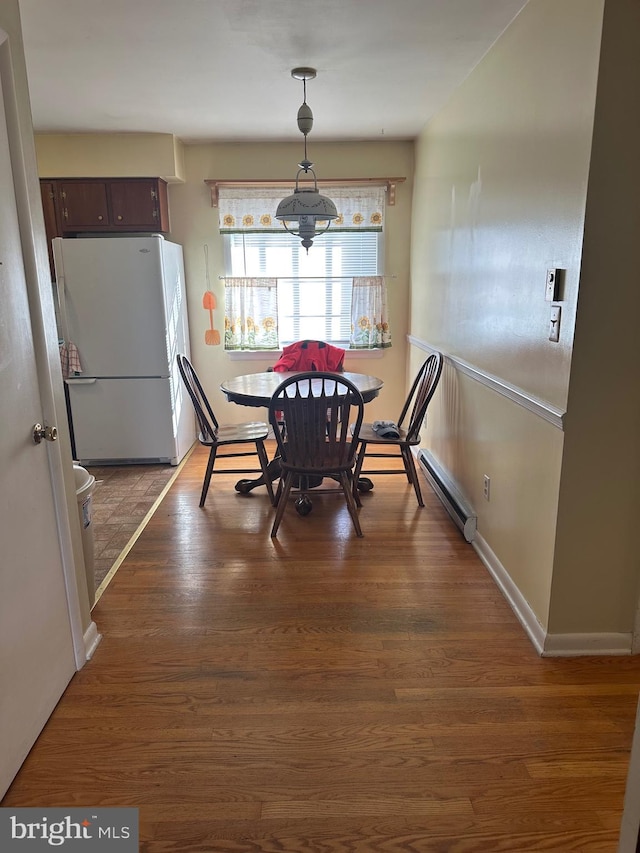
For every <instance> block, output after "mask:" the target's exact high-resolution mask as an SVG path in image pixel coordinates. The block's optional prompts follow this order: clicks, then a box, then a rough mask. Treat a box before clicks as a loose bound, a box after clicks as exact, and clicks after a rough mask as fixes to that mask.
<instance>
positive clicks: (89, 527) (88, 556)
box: [73, 463, 96, 607]
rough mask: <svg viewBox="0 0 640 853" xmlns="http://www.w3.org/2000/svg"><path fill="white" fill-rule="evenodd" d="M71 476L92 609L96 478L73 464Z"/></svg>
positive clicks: (94, 586)
mask: <svg viewBox="0 0 640 853" xmlns="http://www.w3.org/2000/svg"><path fill="white" fill-rule="evenodd" d="M73 475H74V477H75V481H76V499H77V501H78V518H79V519H80V528H81V530H82V551H83V554H84V568H85V571H86V573H87V589H88V591H89V607H93V604H94V600H95V597H96V576H95V567H94V560H93V524H92V522H91V514H92V513H91V510H92V507H91V505H92V500H91V496H92V495H93V487H94V486H95V482H96V478H95V477H94V476H93V474H90V473H89V472H88V471H87V469H86V468H83V467H82V465H78V464H77V463H74V465H73Z"/></svg>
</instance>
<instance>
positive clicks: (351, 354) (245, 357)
mask: <svg viewBox="0 0 640 853" xmlns="http://www.w3.org/2000/svg"><path fill="white" fill-rule="evenodd" d="M384 351H385V350H384V349H367V350H363V349H354V350H350V349H345V353H346V356H345V358H347V359H349V361H352V360H355V359H362V360H363V361H368V360H370V359H376V358H382V356H383V354H384ZM226 355H227V358H228V359H229V360H230V361H264V360H265V359H268V360H270V361H274V362H276V361H277V360H278V359H279V358H280V356H281V355H282V350H277V349H269V350H231V351H230V352H226Z"/></svg>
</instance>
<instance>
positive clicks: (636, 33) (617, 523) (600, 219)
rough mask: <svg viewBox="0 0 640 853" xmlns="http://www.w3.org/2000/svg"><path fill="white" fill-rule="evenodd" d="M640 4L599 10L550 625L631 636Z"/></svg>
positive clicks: (639, 299) (635, 571)
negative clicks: (613, 628) (585, 624)
mask: <svg viewBox="0 0 640 853" xmlns="http://www.w3.org/2000/svg"><path fill="white" fill-rule="evenodd" d="M638 44H640V4H638V3H637V2H636V0H607V3H606V8H605V16H604V27H603V39H602V50H601V57H600V74H599V79H598V95H597V102H596V112H595V130H594V135H593V150H592V158H591V165H590V172H589V189H588V193H587V206H586V219H585V237H584V252H583V256H582V268H581V276H580V297H579V300H578V313H577V321H576V333H575V342H574V349H573V358H572V363H571V379H570V383H569V396H568V407H567V418H566V430H565V453H564V456H563V462H562V485H561V489H560V506H559V513H558V538H557V544H556V555H555V562H554V572H553V589H552V597H551V616H550V624H551V626H552V627H554V626H556V625H562V626H564V630H569V631H576V630H581V628H580V625H581V623H582V620H584V619H586V618H589V619H590V623H591V624H595V625H599V626H610V625H619V626H620V628H621V629H622V630H628V629H629V626H630V624H632V620H633V615H634V612H635V608H636V604H637V601H638V588H637V582H638V575H639V567H640V559H639V556H638V553H639V552H638V545H637V531H636V524H637V518H638V512H639V511H640V483H639V476H638V475H639V473H640V451H639V448H638V437H639V436H640V383H639V382H638V365H640V336H639V335H638V328H637V326H638V317H640V287H638V235H639V234H640V204H639V203H638V189H639V188H640V161H639V159H638V152H639V151H640V111H639V110H638V105H639V104H640V62H639V60H638V50H637V48H638Z"/></svg>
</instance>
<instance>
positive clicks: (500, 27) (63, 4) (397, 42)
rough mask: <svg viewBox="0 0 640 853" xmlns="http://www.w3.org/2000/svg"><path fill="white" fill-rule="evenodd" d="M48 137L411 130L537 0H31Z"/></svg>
mask: <svg viewBox="0 0 640 853" xmlns="http://www.w3.org/2000/svg"><path fill="white" fill-rule="evenodd" d="M19 2H20V10H21V15H22V28H23V36H24V43H25V53H26V60H27V71H28V75H29V88H30V92H31V106H32V112H33V120H34V128H35V130H36V131H37V132H58V133H62V132H107V133H108V132H112V133H113V132H134V131H137V132H153V133H172V134H175V135H176V136H178V137H180V138H181V139H183V140H184V141H185V142H195V141H207V140H246V139H261V140H269V139H272V140H286V139H299V138H300V137H299V131H298V129H297V125H296V114H297V110H298V107H299V105H300V104H301V103H302V96H303V88H302V83H301V82H299V81H298V80H293V79H292V77H291V74H290V72H291V69H292V68H294V67H295V66H300V65H306V66H312V67H314V68H316V69H317V70H318V76H317V77H316V79H315V80H311V81H310V82H309V83H308V84H307V102H308V103H309V106H310V107H311V108H312V110H313V113H314V117H315V125H314V128H313V131H312V137H313V138H315V139H331V140H354V139H356V140H357V139H381V138H385V139H410V138H413V137H415V136H416V135H417V134H418V133H419V132H420V130H421V128H422V127H423V126H424V124H425V122H426V121H427V120H428V118H429V117H430V116H431V115H433V113H434V112H435V111H437V110H438V109H439V108H440V107H441V106H442V105H443V104H444V103H445V102H446V100H447V99H448V97H449V95H450V94H451V92H452V91H453V90H454V89H455V88H456V87H457V86H458V85H459V84H460V83H461V82H462V80H464V78H465V77H466V76H467V75H468V74H469V72H470V71H471V70H472V69H473V67H474V66H475V65H476V64H477V63H478V62H479V60H480V59H481V58H482V57H483V56H484V54H485V53H486V52H487V50H488V49H489V48H490V47H491V45H492V44H493V43H494V42H495V40H496V39H497V38H498V37H499V35H500V34H501V33H502V32H503V31H504V29H505V28H506V27H507V26H508V25H509V23H510V22H511V21H512V20H513V18H514V17H515V16H516V15H517V13H518V12H519V11H520V9H521V8H522V7H523V6H524V5H525V4H526V0H19Z"/></svg>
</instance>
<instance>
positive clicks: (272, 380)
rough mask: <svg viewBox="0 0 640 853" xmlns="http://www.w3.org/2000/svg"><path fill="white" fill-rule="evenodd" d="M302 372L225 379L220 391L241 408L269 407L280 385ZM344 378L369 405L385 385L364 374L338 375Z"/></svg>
mask: <svg viewBox="0 0 640 853" xmlns="http://www.w3.org/2000/svg"><path fill="white" fill-rule="evenodd" d="M301 372H305V371H295V372H293V373H276V371H268V372H265V373H249V374H247V375H246V376H234V377H233V378H232V379H225V380H224V382H222V383H221V385H220V389H221V390H222V392H223V393H224V394H225V395H226V397H227V400H229V402H231V403H238V404H239V405H241V406H268V405H269V401H270V400H271V397H272V396H273V392H274V391H275V390H276V388H277V387H278V385H280V383H281V382H284V380H285V379H288V378H289V377H290V376H296V375H297V374H298V373H301ZM342 376H344V377H345V378H346V379H348V380H349V381H350V382H353V384H354V385H355V386H356V388H357V389H358V391H360V393H361V394H362V399H363V400H364V402H365V403H369V402H370V401H371V400H373V398H374V397H377V396H378V394H379V393H380V389H381V388H382V385H383V382H382V379H378V377H377V376H367V375H366V374H364V373H349V372H347V371H345V372H344V373H337V374H336V377H337V378H339V377H342Z"/></svg>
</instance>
